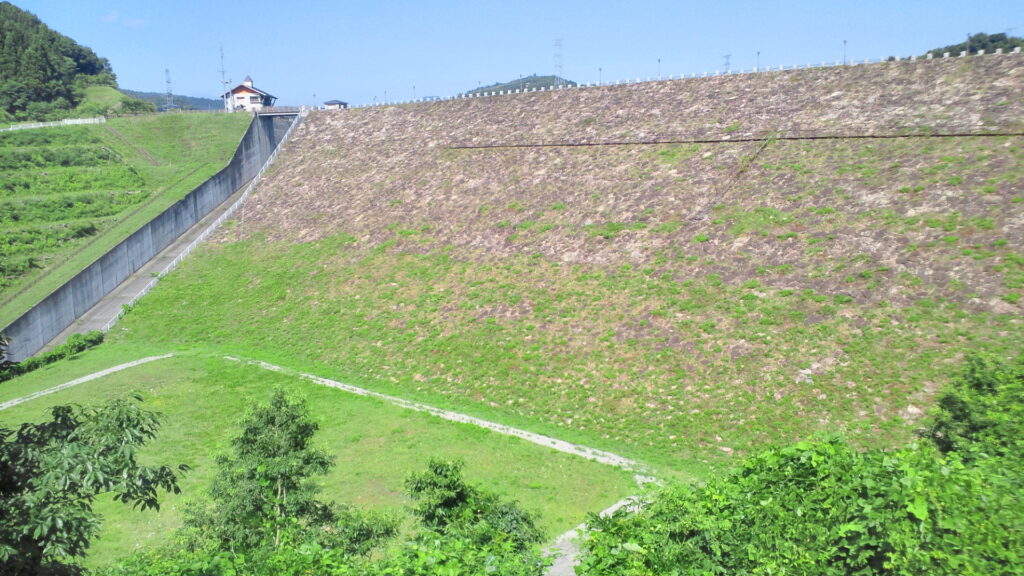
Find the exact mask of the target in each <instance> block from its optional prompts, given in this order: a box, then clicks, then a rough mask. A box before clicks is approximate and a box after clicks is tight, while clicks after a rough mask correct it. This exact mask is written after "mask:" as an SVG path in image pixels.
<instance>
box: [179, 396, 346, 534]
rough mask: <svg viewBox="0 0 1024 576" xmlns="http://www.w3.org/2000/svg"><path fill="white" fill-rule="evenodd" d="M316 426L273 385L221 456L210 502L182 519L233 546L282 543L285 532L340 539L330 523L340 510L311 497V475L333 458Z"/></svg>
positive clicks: (314, 489) (313, 491)
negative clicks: (318, 442)
mask: <svg viewBox="0 0 1024 576" xmlns="http://www.w3.org/2000/svg"><path fill="white" fill-rule="evenodd" d="M317 428H318V425H317V424H316V423H315V422H313V421H312V420H310V418H309V413H308V410H307V408H306V407H305V405H304V404H303V403H302V402H301V401H298V400H292V399H289V398H288V397H287V396H286V395H285V393H284V391H283V390H277V391H275V392H274V395H273V397H272V398H271V400H270V404H268V405H261V406H258V407H256V408H255V409H254V410H253V411H252V412H251V413H250V414H248V415H247V416H246V417H245V418H244V419H243V421H242V433H241V435H239V436H238V437H236V438H235V439H234V440H232V442H231V445H232V451H233V453H232V454H231V455H230V456H222V457H221V458H219V459H218V462H217V466H218V473H217V477H216V478H215V479H214V483H213V487H212V488H211V490H210V500H211V502H210V503H209V504H208V505H205V506H194V507H192V508H191V509H190V510H188V512H187V513H186V517H185V525H186V526H189V527H191V528H193V529H194V530H196V531H197V533H199V534H200V535H201V536H202V538H203V539H204V540H210V541H212V542H214V543H215V544H216V545H217V546H218V548H219V549H222V550H228V551H231V552H235V551H238V550H256V549H260V548H264V547H269V548H272V549H275V550H276V549H279V548H280V547H281V545H282V543H283V542H284V539H285V536H286V534H287V533H289V532H292V533H294V534H295V535H296V536H297V537H299V538H300V539H301V540H302V541H303V542H317V543H319V544H321V545H325V546H332V547H337V545H339V544H342V545H344V544H343V542H339V541H338V539H337V538H336V536H337V532H336V531H335V529H334V526H335V525H336V523H337V521H338V517H339V511H338V510H335V509H334V508H332V507H331V506H329V505H327V504H325V503H323V502H320V501H319V500H317V499H316V495H317V494H318V493H319V492H320V487H319V486H318V485H317V484H316V483H315V482H314V481H313V477H315V476H320V475H323V474H325V473H326V472H327V471H328V469H330V467H331V466H333V465H334V458H333V457H332V456H330V455H328V454H327V453H326V452H324V451H323V450H320V449H317V448H314V447H313V446H312V444H311V440H312V438H313V434H315V433H316V431H317ZM350 519H351V518H350ZM360 533H362V532H361V530H356V534H360Z"/></svg>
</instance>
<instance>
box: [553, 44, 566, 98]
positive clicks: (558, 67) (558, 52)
mask: <svg viewBox="0 0 1024 576" xmlns="http://www.w3.org/2000/svg"><path fill="white" fill-rule="evenodd" d="M562 74H564V72H563V69H562V39H561V38H556V39H555V85H556V86H561V85H562Z"/></svg>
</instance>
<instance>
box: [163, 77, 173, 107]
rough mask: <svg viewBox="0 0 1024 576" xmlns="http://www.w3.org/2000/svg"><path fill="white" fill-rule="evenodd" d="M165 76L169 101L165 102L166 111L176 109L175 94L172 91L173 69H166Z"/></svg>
mask: <svg viewBox="0 0 1024 576" xmlns="http://www.w3.org/2000/svg"><path fill="white" fill-rule="evenodd" d="M164 75H165V76H166V77H167V100H166V101H165V102H164V109H165V110H170V109H171V108H174V92H173V91H172V90H171V69H170V68H164Z"/></svg>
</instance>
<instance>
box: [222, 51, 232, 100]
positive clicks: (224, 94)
mask: <svg viewBox="0 0 1024 576" xmlns="http://www.w3.org/2000/svg"><path fill="white" fill-rule="evenodd" d="M225 74H226V71H225V70H224V45H223V44H221V45H220V88H221V92H220V94H221V98H222V99H223V100H224V111H225V112H231V107H230V106H229V104H228V85H229V84H231V79H230V78H228V77H227V76H226V75H225Z"/></svg>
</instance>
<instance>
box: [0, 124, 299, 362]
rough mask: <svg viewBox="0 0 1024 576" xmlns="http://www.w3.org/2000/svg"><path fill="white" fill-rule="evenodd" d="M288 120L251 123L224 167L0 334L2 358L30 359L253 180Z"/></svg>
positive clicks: (286, 127)
mask: <svg viewBox="0 0 1024 576" xmlns="http://www.w3.org/2000/svg"><path fill="white" fill-rule="evenodd" d="M294 119H295V117H294V116H273V117H270V116H263V117H257V118H256V119H254V120H253V122H252V124H250V125H249V129H248V130H247V131H246V133H245V135H244V136H243V137H242V141H241V142H240V143H239V145H238V149H236V150H235V154H234V156H233V157H232V158H231V162H229V163H228V165H227V166H225V167H224V169H222V170H221V171H220V172H218V173H217V174H215V175H214V176H213V177H212V178H210V179H209V180H207V181H206V182H204V183H202V184H200V185H199V187H197V188H196V189H195V190H193V191H192V192H189V194H188V195H187V196H185V197H184V198H182V199H181V200H179V201H178V202H176V203H175V204H174V205H173V206H171V207H169V208H168V209H167V210H165V211H164V212H163V213H161V214H160V215H159V216H157V217H156V218H154V219H153V220H151V221H150V222H149V223H147V224H146V225H145V226H143V227H142V228H140V229H139V230H137V231H136V232H135V233H134V234H132V235H131V236H129V237H128V238H126V239H125V240H124V241H123V242H121V243H120V244H118V245H117V246H115V247H114V248H112V249H111V250H110V251H109V252H107V253H106V254H104V255H103V256H101V257H100V258H99V259H98V260H96V261H95V262H93V263H92V264H90V265H89V266H88V267H87V268H85V269H84V270H82V271H81V272H80V273H79V274H78V275H77V276H75V277H74V278H72V279H71V280H69V281H68V282H67V283H66V284H64V285H63V286H61V287H60V288H58V289H57V290H55V291H54V292H53V293H51V294H50V295H49V296H47V297H46V298H44V299H43V300H42V301H41V302H40V303H39V304H36V305H35V306H34V307H33V308H32V309H31V310H29V311H28V312H26V313H25V314H23V315H22V316H21V317H20V318H18V319H17V320H15V321H14V322H12V323H11V324H10V325H9V326H7V327H6V328H4V329H3V330H0V333H3V334H6V335H7V336H8V337H9V338H10V339H11V343H10V347H9V349H8V359H9V360H11V361H14V362H20V361H22V360H24V359H25V358H28V357H29V356H32V355H34V354H35V353H36V352H38V351H39V350H40V349H41V348H42V347H43V346H45V345H46V344H47V343H49V342H50V341H51V340H52V339H54V338H55V337H56V336H57V335H58V334H60V332H61V331H62V330H64V329H65V328H67V327H68V326H70V325H71V323H72V322H74V321H75V319H77V318H78V317H79V316H81V315H82V314H84V313H85V312H86V311H88V310H89V309H90V308H92V307H93V306H95V305H96V303H98V302H99V301H100V299H102V298H103V297H104V296H106V295H107V294H109V293H110V292H111V291H112V290H113V289H114V288H116V287H117V286H118V285H119V284H121V282H123V281H124V280H126V279H127V278H128V276H130V275H131V274H132V273H134V272H135V271H136V270H138V269H139V268H141V267H142V266H143V265H144V264H145V263H146V262H148V261H149V260H150V259H152V258H153V257H154V256H156V255H157V254H159V253H160V251H161V250H163V249H164V248H166V247H167V246H169V245H170V244H171V242H173V241H174V240H175V239H177V238H178V237H179V236H181V235H182V234H183V233H185V231H187V230H188V229H189V228H191V227H192V226H193V225H195V224H196V222H199V220H201V219H202V218H203V217H204V216H206V215H207V214H209V213H210V211H211V210H213V209H214V208H215V207H217V206H218V205H220V204H221V203H222V202H224V201H225V200H227V198H228V197H229V196H231V195H232V194H233V193H234V192H235V191H236V190H238V189H239V188H241V187H242V186H243V185H245V184H246V183H247V182H248V181H249V180H251V179H252V178H254V177H255V176H256V174H257V172H259V170H260V168H261V167H262V166H263V163H264V162H265V161H266V159H267V158H268V157H269V156H270V154H271V153H272V152H273V151H274V148H275V147H276V146H277V144H278V143H279V142H280V140H281V138H282V137H283V136H284V134H285V132H286V131H287V130H288V127H289V126H290V125H291V123H292V122H293V121H294Z"/></svg>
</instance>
